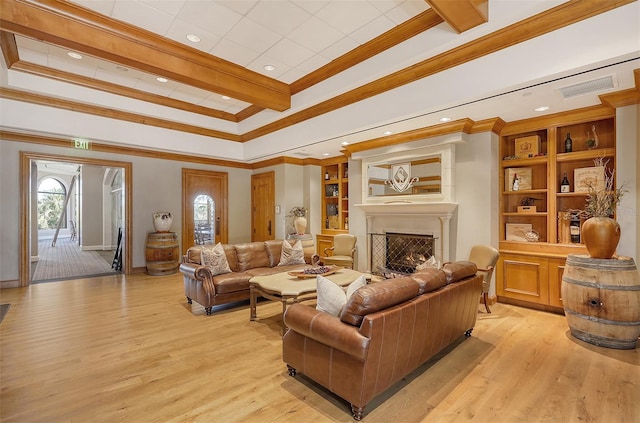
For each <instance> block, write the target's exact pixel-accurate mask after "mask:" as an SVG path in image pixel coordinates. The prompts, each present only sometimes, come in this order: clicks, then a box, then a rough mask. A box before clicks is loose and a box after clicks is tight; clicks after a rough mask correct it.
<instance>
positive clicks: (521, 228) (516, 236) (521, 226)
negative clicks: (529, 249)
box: [505, 223, 533, 241]
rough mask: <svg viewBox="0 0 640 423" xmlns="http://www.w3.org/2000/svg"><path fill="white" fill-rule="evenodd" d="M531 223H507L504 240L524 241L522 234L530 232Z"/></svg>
mask: <svg viewBox="0 0 640 423" xmlns="http://www.w3.org/2000/svg"><path fill="white" fill-rule="evenodd" d="M532 229H533V227H532V226H531V223H507V230H506V232H505V239H506V240H507V241H526V240H527V239H526V238H525V236H524V234H526V233H527V232H531V230H532Z"/></svg>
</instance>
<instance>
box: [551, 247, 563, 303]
mask: <svg viewBox="0 0 640 423" xmlns="http://www.w3.org/2000/svg"><path fill="white" fill-rule="evenodd" d="M565 262H566V259H564V258H557V259H555V258H552V259H549V305H552V306H556V307H562V289H561V287H562V274H563V273H564V264H565Z"/></svg>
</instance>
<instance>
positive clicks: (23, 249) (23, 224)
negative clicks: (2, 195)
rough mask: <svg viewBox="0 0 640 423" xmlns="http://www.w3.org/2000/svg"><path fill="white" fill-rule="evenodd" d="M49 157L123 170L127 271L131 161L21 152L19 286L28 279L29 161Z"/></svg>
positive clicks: (127, 263) (127, 264) (127, 266)
mask: <svg viewBox="0 0 640 423" xmlns="http://www.w3.org/2000/svg"><path fill="white" fill-rule="evenodd" d="M32 160H49V161H57V162H68V163H78V164H87V165H94V166H108V167H120V168H123V169H124V178H125V179H124V180H125V222H126V223H125V229H124V231H125V234H126V235H125V237H124V242H125V244H124V251H125V258H124V273H125V274H130V273H131V272H132V269H133V262H132V260H133V259H132V257H133V236H132V234H133V164H132V163H131V162H120V161H115V160H104V159H92V158H88V157H80V156H63V155H58V154H48V153H32V152H25V151H21V152H20V212H19V219H20V235H19V241H18V243H19V251H20V265H19V268H18V281H19V283H20V286H28V285H29V280H30V262H29V259H30V257H29V251H30V249H29V244H30V240H29V239H28V236H29V218H30V216H29V193H30V192H31V189H30V185H29V182H30V179H31V161H32Z"/></svg>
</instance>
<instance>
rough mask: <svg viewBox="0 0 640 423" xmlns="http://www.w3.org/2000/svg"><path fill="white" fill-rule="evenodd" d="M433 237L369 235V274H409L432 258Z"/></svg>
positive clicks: (401, 234)
mask: <svg viewBox="0 0 640 423" xmlns="http://www.w3.org/2000/svg"><path fill="white" fill-rule="evenodd" d="M434 244H435V238H434V237H433V235H414V234H404V233H394V232H387V233H384V234H371V272H372V273H375V274H386V273H389V272H392V273H400V274H410V273H413V272H415V271H416V266H418V265H420V264H422V263H424V262H426V261H427V260H429V259H430V258H431V257H432V256H433V251H434Z"/></svg>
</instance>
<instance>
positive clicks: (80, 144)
mask: <svg viewBox="0 0 640 423" xmlns="http://www.w3.org/2000/svg"><path fill="white" fill-rule="evenodd" d="M73 142H74V145H73V146H74V147H75V148H77V149H79V150H89V147H91V142H90V141H89V140H83V139H79V138H76V139H74V140H73Z"/></svg>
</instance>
